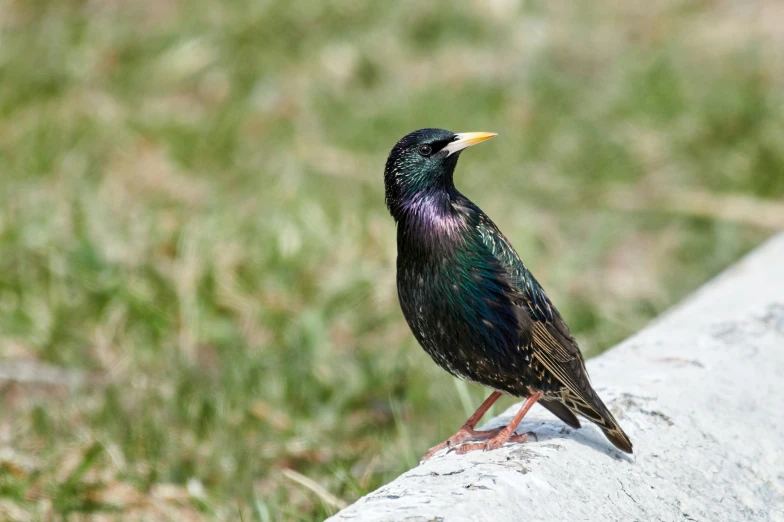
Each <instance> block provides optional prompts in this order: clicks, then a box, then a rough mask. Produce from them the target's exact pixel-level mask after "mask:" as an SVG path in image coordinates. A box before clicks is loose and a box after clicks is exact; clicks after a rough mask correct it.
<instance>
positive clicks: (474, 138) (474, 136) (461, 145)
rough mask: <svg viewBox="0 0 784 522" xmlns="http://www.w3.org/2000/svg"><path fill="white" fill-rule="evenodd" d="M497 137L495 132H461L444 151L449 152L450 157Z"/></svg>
mask: <svg viewBox="0 0 784 522" xmlns="http://www.w3.org/2000/svg"><path fill="white" fill-rule="evenodd" d="M495 136H498V134H496V133H495V132H461V133H460V134H455V140H454V141H452V142H450V143H449V144H448V145H447V146H446V147H444V148H443V149H442V150H445V151H447V157H449V156H451V155H452V154H454V153H455V152H460V151H461V150H463V149H465V148H466V147H470V146H472V145H476V144H477V143H482V142H483V141H486V140H489V139H490V138H493V137H495Z"/></svg>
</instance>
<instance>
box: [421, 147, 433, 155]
mask: <svg viewBox="0 0 784 522" xmlns="http://www.w3.org/2000/svg"><path fill="white" fill-rule="evenodd" d="M419 153H420V154H421V155H423V156H430V155H431V154H432V153H433V147H431V146H430V145H422V146H421V147H419Z"/></svg>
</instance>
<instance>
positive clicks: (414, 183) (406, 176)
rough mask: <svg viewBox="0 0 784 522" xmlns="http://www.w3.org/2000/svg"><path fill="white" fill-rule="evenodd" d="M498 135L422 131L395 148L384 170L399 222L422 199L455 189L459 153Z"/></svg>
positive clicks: (389, 204)
mask: <svg viewBox="0 0 784 522" xmlns="http://www.w3.org/2000/svg"><path fill="white" fill-rule="evenodd" d="M493 136H495V134H494V133H492V132H465V133H460V134H456V133H454V132H450V131H448V130H444V129H419V130H417V131H414V132H412V133H410V134H408V135H406V136H405V137H404V138H403V139H402V140H400V141H399V142H397V144H396V145H395V146H394V147H392V151H391V152H390V153H389V158H387V164H386V167H385V168H384V185H385V198H386V202H387V207H388V208H389V211H390V213H391V214H392V216H393V217H394V218H395V219H396V220H397V219H400V217H401V216H402V215H403V214H404V213H405V212H406V209H407V208H409V207H410V206H411V205H412V204H414V203H416V202H417V201H419V200H421V199H422V198H423V197H428V196H437V195H439V194H443V193H448V192H450V191H451V190H453V189H454V184H453V182H452V174H453V173H454V171H455V165H457V158H458V156H460V151H462V150H463V149H465V148H466V147H470V146H472V145H476V144H477V143H481V142H483V141H485V140H489V139H490V138H492V137H493Z"/></svg>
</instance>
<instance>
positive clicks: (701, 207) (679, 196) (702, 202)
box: [605, 187, 784, 230]
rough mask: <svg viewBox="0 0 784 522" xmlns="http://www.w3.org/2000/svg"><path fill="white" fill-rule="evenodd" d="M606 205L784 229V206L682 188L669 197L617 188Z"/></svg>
mask: <svg viewBox="0 0 784 522" xmlns="http://www.w3.org/2000/svg"><path fill="white" fill-rule="evenodd" d="M605 202H606V203H607V204H608V205H609V206H611V207H613V208H617V209H621V210H630V211H635V210H647V211H659V212H660V211H666V212H676V213H679V214H687V215H692V216H699V217H707V218H712V219H716V220H719V221H729V222H733V223H740V224H744V225H752V226H755V227H760V228H766V229H771V230H784V203H782V202H779V201H771V200H765V199H760V198H755V197H752V196H747V195H743V194H716V193H714V192H706V191H701V190H689V189H683V188H678V189H677V191H673V192H671V193H668V194H655V193H654V194H650V193H645V192H642V191H639V190H634V189H632V188H630V187H616V188H614V189H612V190H610V191H609V192H608V193H607V195H606V196H605Z"/></svg>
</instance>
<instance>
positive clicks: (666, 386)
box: [329, 235, 784, 522]
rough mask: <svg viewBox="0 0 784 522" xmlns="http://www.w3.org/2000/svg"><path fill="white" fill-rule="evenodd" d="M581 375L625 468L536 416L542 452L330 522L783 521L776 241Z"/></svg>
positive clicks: (600, 441)
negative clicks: (607, 411)
mask: <svg viewBox="0 0 784 522" xmlns="http://www.w3.org/2000/svg"><path fill="white" fill-rule="evenodd" d="M588 367H589V372H590V374H591V377H592V380H593V382H594V384H595V386H596V389H597V391H598V392H599V394H600V395H601V396H602V397H603V398H604V400H605V401H606V402H607V404H608V406H609V407H610V408H611V409H612V411H613V413H614V414H615V415H616V417H617V418H618V420H619V422H620V423H621V425H622V426H623V427H624V429H625V430H626V432H627V433H628V434H629V436H630V437H631V439H632V441H633V443H634V450H635V453H634V455H631V456H626V455H624V454H622V453H620V452H619V451H617V450H615V449H614V448H613V447H612V446H611V445H610V443H609V442H607V441H606V440H605V439H604V437H603V436H602V435H601V433H600V432H599V430H598V429H596V428H594V427H593V426H592V425H591V424H590V423H587V422H583V428H582V429H580V430H572V429H570V428H568V427H566V426H565V425H564V424H563V423H561V422H559V421H558V420H557V419H556V418H555V417H553V416H552V415H550V414H549V413H548V412H547V411H546V410H544V409H543V408H541V407H539V406H536V407H534V409H533V410H532V411H531V413H530V414H529V416H528V417H527V418H526V419H525V420H524V421H523V423H522V424H521V426H520V428H519V429H518V433H521V432H525V431H533V432H535V433H536V434H537V435H538V437H539V442H531V443H528V444H524V445H515V444H507V445H506V446H505V447H504V448H501V449H499V450H497V451H492V452H486V453H481V452H474V453H469V454H467V455H456V454H455V453H449V454H446V453H443V452H442V453H441V454H439V455H436V456H435V457H433V459H431V460H430V461H428V462H426V463H425V464H422V465H420V466H418V467H416V468H415V469H412V470H410V471H408V472H407V473H405V474H403V475H401V476H400V477H398V478H397V479H396V480H395V481H394V482H392V483H390V484H387V485H386V486H384V487H382V488H380V489H378V490H377V491H375V492H373V493H371V494H369V495H367V496H365V497H363V498H362V499H360V500H359V501H358V502H357V503H356V504H354V505H352V506H349V507H348V508H346V509H344V510H342V511H341V512H340V513H338V514H337V515H335V516H334V517H332V518H330V519H329V520H330V521H333V522H338V521H363V522H365V521H367V522H371V521H385V522H386V521H408V522H415V521H416V522H418V521H423V522H424V521H443V522H454V521H463V520H466V521H468V520H470V521H485V520H486V521H493V522H498V521H500V520H505V521H525V522H533V521H538V520H548V521H549V520H569V521H578V520H590V521H604V520H661V521H670V520H678V521H682V520H698V521H711V522H713V521H725V520H727V521H729V520H731V521H745V520H763V521H767V520H774V521H784V407H782V404H783V402H784V235H779V236H778V237H776V238H774V239H772V240H770V241H769V242H768V243H766V244H765V245H763V246H762V247H760V248H759V249H758V250H757V251H755V252H753V253H752V254H750V255H749V256H748V257H747V258H745V259H744V260H742V261H740V262H739V263H738V264H736V265H735V266H733V267H731V268H730V269H728V270H727V271H726V272H725V273H724V274H722V275H721V276H719V277H718V278H716V279H715V280H714V281H712V282H710V283H708V284H707V285H705V286H704V287H703V288H702V289H700V290H699V291H698V292H696V293H695V294H694V295H692V296H691V297H689V298H688V299H687V300H686V301H685V302H683V303H682V304H680V305H679V306H677V307H676V308H674V309H673V310H671V311H669V312H668V313H666V314H665V315H664V316H662V317H660V318H659V319H657V320H656V321H655V322H654V323H653V324H651V325H650V326H648V327H647V328H645V329H644V330H643V331H641V332H639V333H638V334H637V335H635V336H633V337H632V338H630V339H628V340H626V341H625V342H623V343H621V344H620V345H619V346H618V347H616V348H615V349H613V350H610V351H607V352H605V353H604V354H603V355H601V356H600V357H596V358H594V359H592V360H590V361H589V362H588ZM516 408H517V406H514V407H512V408H510V409H509V410H508V411H506V412H505V413H504V414H503V415H501V416H500V417H498V418H496V419H493V420H492V421H491V422H489V423H488V424H487V426H488V427H490V426H497V425H501V424H504V423H505V422H506V421H507V420H508V419H509V418H510V417H511V415H512V414H513V413H514V411H515V410H516ZM462 420H463V419H455V428H457V427H458V425H459V424H460V422H461V421H462ZM433 442H434V443H435V442H437V441H433Z"/></svg>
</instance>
